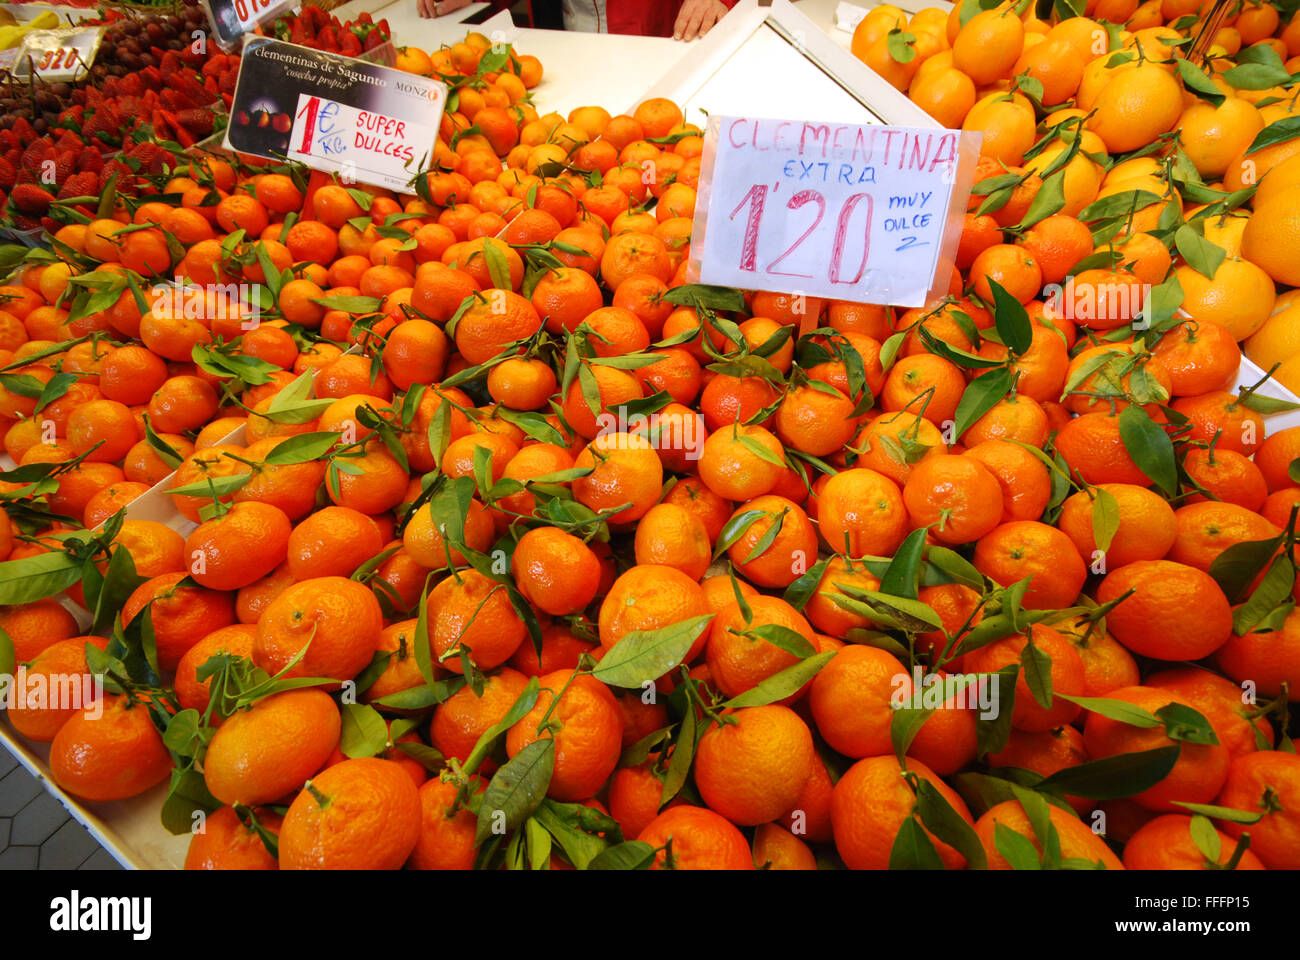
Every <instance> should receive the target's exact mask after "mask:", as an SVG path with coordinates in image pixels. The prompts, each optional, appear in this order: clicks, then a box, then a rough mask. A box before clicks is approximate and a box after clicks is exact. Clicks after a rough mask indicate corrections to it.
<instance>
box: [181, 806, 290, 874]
mask: <svg viewBox="0 0 1300 960" xmlns="http://www.w3.org/2000/svg"><path fill="white" fill-rule="evenodd" d="M255 813H256V816H257V820H258V823H260V824H261V826H262V828H263V829H265V830H268V831H270V832H271V833H272V834H276V835H278V834H279V832H280V815H279V814H277V813H275V812H274V811H272V810H269V809H267V808H259V809H258V810H256V811H255ZM279 868H280V864H279V863H278V862H277V861H276V859H275V857H273V856H271V852H270V851H269V850H267V849H266V844H265V843H263V842H262V837H261V835H260V834H259V833H258V832H257V831H256V830H255V829H252V828H251V827H249V826H245V825H244V821H243V820H241V819H240V815H239V814H238V813H236V812H235V809H234V808H233V807H219V808H217V809H216V810H213V811H212V812H211V813H210V814H208V815H207V816H206V817H205V818H204V819H203V829H202V830H200V831H198V832H196V833H194V834H193V835H192V836H191V837H190V846H189V849H188V850H187V851H186V853H185V869H186V870H278V869H279Z"/></svg>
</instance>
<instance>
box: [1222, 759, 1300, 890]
mask: <svg viewBox="0 0 1300 960" xmlns="http://www.w3.org/2000/svg"><path fill="white" fill-rule="evenodd" d="M1298 796H1300V760H1297V758H1296V756H1295V754H1293V753H1283V752H1281V751H1276V750H1261V751H1259V752H1258V753H1251V754H1246V755H1245V756H1240V757H1237V758H1236V759H1235V760H1233V761H1232V765H1231V766H1230V767H1229V768H1228V775H1227V780H1226V781H1225V782H1224V784H1223V790H1222V791H1221V792H1220V794H1219V797H1218V799H1217V800H1216V801H1215V803H1216V804H1218V805H1219V806H1224V807H1232V808H1234V809H1236V810H1246V811H1248V812H1250V813H1259V814H1263V818H1262V819H1261V820H1260V821H1259V822H1258V823H1253V824H1250V825H1245V824H1239V823H1232V822H1230V821H1227V820H1222V821H1220V825H1221V826H1222V828H1223V831H1224V832H1225V833H1227V834H1228V835H1229V836H1231V837H1240V836H1241V835H1242V834H1243V833H1246V832H1249V833H1250V849H1251V850H1252V851H1254V853H1255V855H1256V856H1258V857H1259V859H1260V860H1262V861H1263V863H1264V866H1266V867H1268V868H1269V869H1270V870H1294V869H1296V867H1297V866H1300V855H1298V853H1297V851H1300V816H1298V815H1297V811H1300V804H1298V802H1297V797H1298Z"/></svg>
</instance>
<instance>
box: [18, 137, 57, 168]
mask: <svg viewBox="0 0 1300 960" xmlns="http://www.w3.org/2000/svg"><path fill="white" fill-rule="evenodd" d="M53 152H54V148H53V147H51V146H50V142H49V141H48V140H36V141H33V142H32V143H31V144H30V145H29V146H28V147H27V149H26V150H24V151H23V158H22V160H21V161H19V166H21V167H22V168H23V169H24V170H30V171H31V172H32V173H40V172H41V168H42V166H43V165H44V163H45V161H46V160H47V159H51V157H50V155H51V154H52V153H53Z"/></svg>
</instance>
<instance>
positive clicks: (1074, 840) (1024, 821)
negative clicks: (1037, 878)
mask: <svg viewBox="0 0 1300 960" xmlns="http://www.w3.org/2000/svg"><path fill="white" fill-rule="evenodd" d="M1047 815H1048V819H1049V820H1050V822H1051V824H1052V826H1053V827H1055V828H1056V833H1057V836H1058V838H1059V841H1060V848H1061V849H1060V855H1061V859H1063V860H1073V859H1079V860H1086V861H1088V862H1089V863H1101V864H1102V865H1103V866H1104V867H1105V869H1107V870H1123V869H1124V865H1123V864H1122V863H1121V862H1120V860H1119V858H1118V857H1116V856H1115V854H1114V853H1112V852H1111V849H1110V847H1108V846H1106V842H1105V841H1104V840H1102V839H1101V837H1099V836H1097V835H1096V834H1095V833H1093V832H1092V828H1091V827H1089V826H1088V825H1087V824H1085V823H1084V822H1083V821H1082V820H1080V819H1079V818H1078V817H1074V816H1071V815H1070V813H1069V812H1068V811H1065V810H1062V809H1061V808H1060V807H1058V806H1055V805H1051V804H1049V805H1048V806H1047ZM999 826H1002V827H1004V828H1006V829H1008V830H1012V831H1014V832H1016V833H1018V834H1020V835H1021V836H1022V837H1024V838H1025V839H1026V840H1028V841H1029V842H1030V843H1031V844H1033V846H1034V849H1035V850H1036V851H1037V852H1038V855H1039V856H1040V857H1041V856H1042V853H1043V850H1042V843H1041V842H1040V841H1039V840H1038V837H1037V836H1036V835H1035V833H1034V828H1033V825H1032V824H1031V823H1030V820H1029V816H1028V815H1027V814H1026V813H1025V810H1024V807H1022V806H1021V805H1020V802H1019V801H1017V800H1004V801H1003V802H1002V803H999V804H995V805H994V806H992V807H990V808H989V809H988V811H987V812H986V813H985V814H984V816H982V817H980V818H979V820H977V821H976V822H975V835H976V836H978V837H979V839H980V843H981V844H982V845H983V847H984V852H985V854H986V855H987V856H988V860H989V869H991V870H1008V869H1010V868H1011V864H1010V862H1009V861H1008V860H1007V859H1006V857H1004V856H1003V855H1002V852H1001V850H999V849H998V842H997V836H998V830H997V828H998V827H999Z"/></svg>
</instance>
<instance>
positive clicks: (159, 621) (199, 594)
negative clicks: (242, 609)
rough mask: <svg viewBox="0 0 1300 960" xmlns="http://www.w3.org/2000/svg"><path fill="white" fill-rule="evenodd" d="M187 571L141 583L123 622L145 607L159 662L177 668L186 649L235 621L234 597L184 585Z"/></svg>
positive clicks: (133, 593) (128, 601) (172, 668)
mask: <svg viewBox="0 0 1300 960" xmlns="http://www.w3.org/2000/svg"><path fill="white" fill-rule="evenodd" d="M186 579H189V576H188V574H186V573H185V572H183V571H176V572H174V573H164V574H160V575H159V576H156V577H153V578H152V579H150V580H146V581H145V582H144V583H142V584H140V586H138V587H137V588H136V589H135V591H134V592H132V594H131V595H130V596H129V597H128V598H127V600H126V603H125V605H123V607H122V625H123V626H124V627H125V626H127V625H128V624H130V623H131V621H133V620H134V619H135V618H136V617H137V616H138V615H140V614H141V613H142V612H143V611H144V610H145V609H148V611H149V617H150V621H151V623H152V624H153V632H154V644H155V646H156V648H157V651H158V665H159V666H160V667H161V668H162V669H163V670H175V669H176V665H177V664H178V663H179V662H180V659H181V657H182V656H183V655H184V653H185V651H186V650H188V649H189V648H190V647H192V646H194V644H196V643H198V642H199V641H200V640H202V639H203V638H204V637H206V636H207V635H208V634H209V633H211V632H212V631H213V630H217V629H219V628H221V627H224V626H228V625H229V624H232V623H234V622H235V603H234V597H233V596H231V595H230V594H227V593H223V592H221V591H218V590H209V589H208V588H206V587H198V586H188V585H182V584H181V581H182V580H186Z"/></svg>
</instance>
